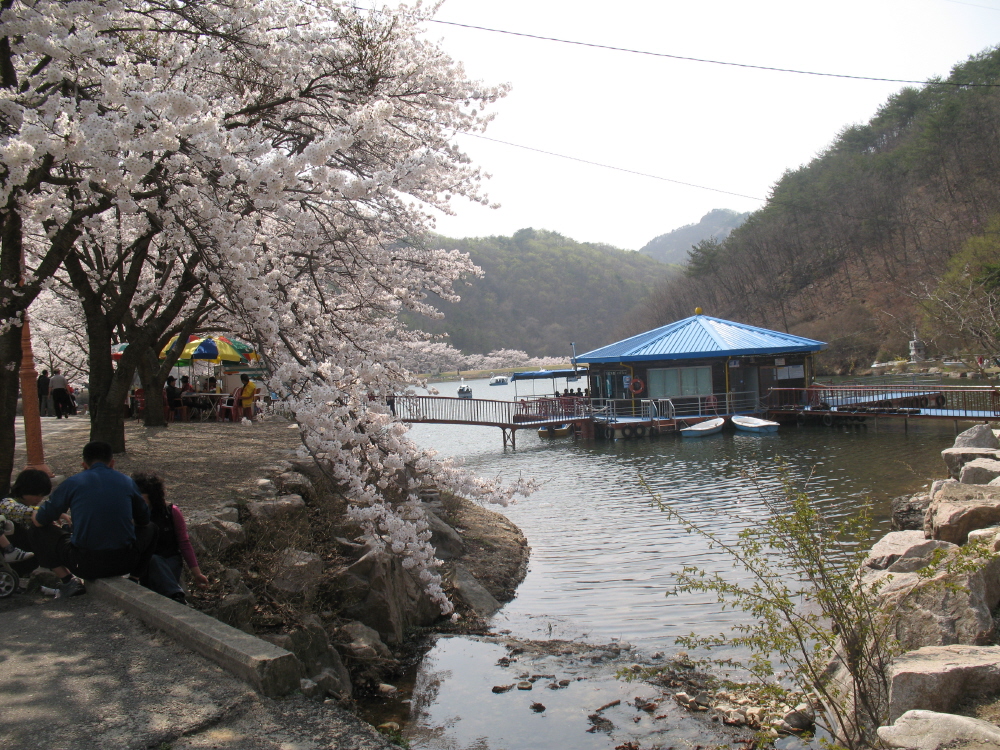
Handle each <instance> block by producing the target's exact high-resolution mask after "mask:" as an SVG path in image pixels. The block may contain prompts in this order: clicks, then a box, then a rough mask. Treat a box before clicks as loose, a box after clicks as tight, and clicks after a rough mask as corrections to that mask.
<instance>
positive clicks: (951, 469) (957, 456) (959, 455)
mask: <svg viewBox="0 0 1000 750" xmlns="http://www.w3.org/2000/svg"><path fill="white" fill-rule="evenodd" d="M941 458H943V459H944V463H945V465H946V466H947V467H948V474H949V475H950V476H951V477H952V479H958V478H959V476H961V474H962V467H963V466H965V465H966V464H967V463H969V462H970V461H975V460H976V459H977V458H989V459H994V460H996V459H1000V451H997V450H993V449H991V448H945V449H944V450H943V451H941Z"/></svg>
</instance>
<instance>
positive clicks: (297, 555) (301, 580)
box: [271, 549, 323, 600]
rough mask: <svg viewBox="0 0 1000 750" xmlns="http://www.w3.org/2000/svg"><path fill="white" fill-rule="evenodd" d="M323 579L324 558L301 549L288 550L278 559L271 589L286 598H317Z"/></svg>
mask: <svg viewBox="0 0 1000 750" xmlns="http://www.w3.org/2000/svg"><path fill="white" fill-rule="evenodd" d="M322 578H323V558H322V557H320V556H319V555H316V554H313V553H312V552H305V551H303V550H300V549H286V550H285V551H284V552H282V553H281V557H280V558H279V559H278V566H277V570H276V571H275V575H274V578H273V579H272V580H271V588H272V589H274V590H275V591H276V592H278V593H280V594H284V595H286V596H304V597H305V598H306V599H307V600H308V599H312V598H313V596H315V594H316V591H317V589H318V588H319V584H320V581H321V580H322Z"/></svg>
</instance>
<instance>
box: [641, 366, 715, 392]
mask: <svg viewBox="0 0 1000 750" xmlns="http://www.w3.org/2000/svg"><path fill="white" fill-rule="evenodd" d="M647 378H648V380H649V385H648V387H649V397H650V398H676V397H678V396H708V395H711V393H712V368H711V367H669V368H663V369H656V370H649V371H648V372H647Z"/></svg>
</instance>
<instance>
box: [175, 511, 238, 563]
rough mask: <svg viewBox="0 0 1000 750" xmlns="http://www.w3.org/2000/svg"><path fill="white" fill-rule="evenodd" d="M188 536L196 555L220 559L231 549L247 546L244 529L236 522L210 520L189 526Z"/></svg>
mask: <svg viewBox="0 0 1000 750" xmlns="http://www.w3.org/2000/svg"><path fill="white" fill-rule="evenodd" d="M187 529H188V535H189V536H190V537H191V546H193V547H194V551H195V553H196V554H198V555H200V556H203V555H206V554H207V555H210V556H212V557H218V556H219V555H221V554H222V553H223V552H225V551H226V550H228V549H229V548H230V547H233V546H235V545H239V544H246V541H247V535H246V532H245V531H244V530H243V527H242V526H241V525H240V524H238V523H236V522H234V521H222V520H219V519H218V518H210V519H206V520H204V521H195V522H192V523H190V524H188V527H187Z"/></svg>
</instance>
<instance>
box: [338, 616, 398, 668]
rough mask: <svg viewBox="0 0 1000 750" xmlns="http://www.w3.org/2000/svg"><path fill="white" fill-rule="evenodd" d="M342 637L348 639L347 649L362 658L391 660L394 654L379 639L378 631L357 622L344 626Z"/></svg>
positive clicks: (341, 631)
mask: <svg viewBox="0 0 1000 750" xmlns="http://www.w3.org/2000/svg"><path fill="white" fill-rule="evenodd" d="M339 632H340V635H341V636H342V637H344V638H346V639H347V641H348V645H347V646H346V648H347V649H348V650H349V651H350V652H351V653H352V654H353V655H355V656H359V657H361V658H369V659H372V658H378V659H391V658H392V652H391V651H390V650H389V647H388V646H386V645H385V644H384V643H383V642H382V639H381V638H380V637H379V634H378V631H376V630H375V629H374V628H370V627H368V626H367V625H365V624H364V623H363V622H358V621H357V620H355V621H353V622H349V623H347V624H346V625H342V626H341V628H340V631H339Z"/></svg>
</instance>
